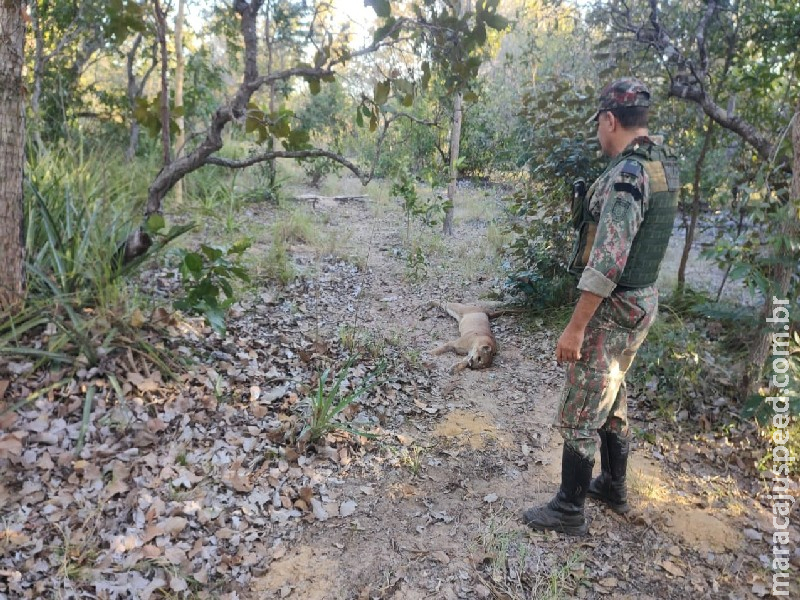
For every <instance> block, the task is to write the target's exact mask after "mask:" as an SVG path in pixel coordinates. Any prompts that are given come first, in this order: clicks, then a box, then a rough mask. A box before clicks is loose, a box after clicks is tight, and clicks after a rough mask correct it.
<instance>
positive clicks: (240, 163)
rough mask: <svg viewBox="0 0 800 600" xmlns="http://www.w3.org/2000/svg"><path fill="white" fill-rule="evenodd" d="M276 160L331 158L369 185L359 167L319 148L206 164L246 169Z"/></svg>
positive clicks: (215, 159) (214, 158)
mask: <svg viewBox="0 0 800 600" xmlns="http://www.w3.org/2000/svg"><path fill="white" fill-rule="evenodd" d="M276 158H300V159H302V158H329V159H331V160H332V161H334V162H337V163H339V164H341V165H343V166H345V167H347V168H348V169H350V171H352V173H353V174H354V175H355V176H356V177H358V178H359V179H360V180H361V183H363V184H364V185H366V184H367V183H369V179H368V178H367V175H366V174H365V173H364V172H363V171H362V170H361V169H360V168H359V167H358V166H357V165H355V164H354V163H352V162H351V161H349V160H347V159H346V158H345V157H344V156H342V155H340V154H336V153H335V152H330V151H328V150H322V149H319V148H314V149H309V150H269V151H267V152H264V153H262V154H257V155H254V156H251V157H249V158H245V159H243V160H232V159H229V158H221V157H219V156H210V157H209V158H208V159H207V160H206V164H209V165H217V166H220V167H228V168H229V169H244V168H245V167H251V166H253V165H256V164H259V163H262V162H266V161H269V160H274V159H276Z"/></svg>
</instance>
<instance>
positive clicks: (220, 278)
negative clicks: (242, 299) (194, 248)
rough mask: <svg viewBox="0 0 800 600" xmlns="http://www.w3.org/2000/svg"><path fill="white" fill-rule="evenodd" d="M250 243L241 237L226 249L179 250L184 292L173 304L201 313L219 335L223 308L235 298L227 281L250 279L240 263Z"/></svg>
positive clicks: (223, 317) (202, 247)
mask: <svg viewBox="0 0 800 600" xmlns="http://www.w3.org/2000/svg"><path fill="white" fill-rule="evenodd" d="M250 243H251V242H250V240H243V241H241V242H239V243H237V244H234V245H233V246H231V247H230V248H217V247H214V246H208V245H206V244H201V245H200V251H199V252H188V251H186V250H181V251H180V258H181V263H180V274H181V278H182V281H183V288H184V291H185V294H186V295H185V296H184V297H183V298H181V299H180V300H176V301H175V302H174V303H173V304H174V306H175V308H177V309H179V310H184V311H188V312H194V313H199V314H202V315H203V316H204V317H205V320H206V322H207V323H208V324H209V325H210V326H211V327H212V328H213V329H214V331H216V332H217V333H219V334H223V333H224V332H225V311H226V310H227V309H228V307H230V305H231V304H233V303H234V302H235V301H236V298H235V295H234V290H233V285H232V283H231V280H232V279H233V278H236V279H239V280H241V281H245V282H249V281H250V276H249V275H248V274H247V270H246V269H245V268H244V267H243V266H242V265H241V255H242V253H243V252H244V251H245V250H247V249H248V248H249V247H250ZM223 294H224V299H222V300H220V295H223Z"/></svg>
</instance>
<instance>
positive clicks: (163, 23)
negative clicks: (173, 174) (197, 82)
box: [153, 0, 172, 165]
mask: <svg viewBox="0 0 800 600" xmlns="http://www.w3.org/2000/svg"><path fill="white" fill-rule="evenodd" d="M153 6H154V8H155V13H156V32H157V35H158V46H159V48H160V49H161V148H162V155H163V161H164V165H168V164H169V163H171V162H172V149H171V148H170V135H169V120H170V119H169V81H168V79H167V75H168V73H169V54H168V52H167V18H166V15H165V14H164V10H163V9H162V8H161V2H160V0H154V5H153Z"/></svg>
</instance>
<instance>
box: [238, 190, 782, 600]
mask: <svg viewBox="0 0 800 600" xmlns="http://www.w3.org/2000/svg"><path fill="white" fill-rule="evenodd" d="M316 210H318V211H324V212H325V214H326V217H325V220H326V221H327V223H328V227H333V228H340V229H346V230H348V231H349V232H351V234H352V237H351V238H350V244H351V246H352V248H354V249H356V248H360V249H362V250H363V249H364V248H369V253H368V254H369V258H368V269H367V272H366V273H358V274H356V275H355V277H356V278H357V279H358V280H359V283H358V286H356V287H357V288H358V289H359V290H360V292H359V295H358V298H356V299H353V300H352V303H350V302H347V303H342V304H340V305H339V307H340V309H342V310H339V312H338V314H333V315H329V318H328V319H327V320H328V321H329V322H330V323H342V322H345V323H350V322H352V323H354V324H357V327H360V328H364V330H366V331H368V332H371V334H372V335H374V336H376V337H381V336H387V335H390V336H392V337H393V339H394V340H395V342H394V343H395V344H397V345H398V346H399V347H400V348H401V349H403V350H405V351H407V352H409V353H412V354H415V355H416V354H417V353H419V355H420V357H421V360H420V363H419V373H420V376H421V377H423V378H428V379H430V381H431V384H432V385H431V388H430V392H429V393H426V394H420V395H419V396H418V397H417V398H415V399H414V403H415V405H416V406H417V407H418V408H421V410H418V411H416V414H414V415H413V416H411V417H410V418H408V419H407V420H405V421H404V422H402V424H401V425H400V426H399V428H398V430H396V431H395V433H396V434H397V436H396V437H397V440H396V447H395V448H394V449H391V448H388V449H385V450H384V451H382V452H379V456H380V458H378V459H377V460H374V461H368V463H366V464H363V465H356V466H355V467H354V468H352V469H350V470H349V471H348V472H347V474H346V475H345V476H342V477H341V478H340V479H339V480H337V481H335V482H332V483H331V484H330V485H329V486H328V489H327V492H328V495H329V498H330V502H331V503H332V504H335V503H336V502H339V501H342V500H344V499H351V500H353V501H355V504H356V509H355V511H354V512H353V514H351V515H349V516H348V517H346V518H344V517H338V518H330V519H327V520H325V521H324V522H316V523H313V524H311V525H309V526H304V527H303V528H302V532H301V533H300V534H299V536H298V537H297V538H295V539H294V540H293V541H292V544H291V545H289V546H287V548H286V550H285V552H282V553H281V556H280V558H277V559H275V560H273V561H272V562H271V564H270V565H269V572H268V573H267V574H266V575H265V576H264V577H263V578H260V579H256V580H254V581H253V583H252V585H251V587H250V590H249V596H248V597H250V598H298V599H307V600H314V599H319V600H322V599H344V598H358V599H368V598H387V599H388V598H396V599H404V600H414V599H418V598H419V599H422V598H431V599H434V598H436V599H439V598H443V599H445V598H446V599H449V598H513V599H517V598H519V599H521V598H570V597H613V598H658V599H666V598H705V597H708V598H718V597H726V598H727V597H730V598H745V597H750V596H751V590H756V591H757V588H756V587H753V584H754V583H756V584H757V583H758V581H759V579H758V577H757V575H756V574H757V572H758V569H759V567H758V559H757V557H756V556H748V555H747V550H746V546H745V539H744V538H743V535H742V530H743V529H744V528H745V527H748V526H750V525H748V518H747V516H746V515H742V514H741V512H742V510H743V509H742V506H741V504H740V502H741V499H739V498H737V499H736V501H735V502H734V501H733V500H731V502H730V503H728V502H725V503H722V504H720V505H719V506H717V507H714V510H711V508H710V507H709V506H702V504H703V503H702V502H698V501H696V500H697V495H696V493H694V492H692V491H689V490H687V489H683V487H682V482H681V481H680V480H679V477H678V476H673V475H670V474H667V473H664V472H663V471H662V464H661V463H662V462H663V461H662V460H657V459H654V458H652V454H653V452H656V451H655V449H654V448H653V447H651V446H649V445H648V444H644V443H640V444H639V445H638V446H639V447H638V448H636V450H635V454H634V458H633V465H632V477H631V479H632V480H633V481H632V487H633V496H634V499H635V500H636V505H637V510H636V511H635V512H634V516H632V517H631V518H630V519H628V520H624V519H621V518H619V517H617V516H615V515H613V514H611V513H609V512H606V511H604V510H602V509H600V508H599V507H597V506H595V505H594V504H592V503H591V502H589V503H588V515H589V517H590V518H591V519H592V525H591V530H590V534H591V535H590V536H589V537H587V538H586V539H585V540H578V541H576V540H569V539H563V538H559V537H557V536H555V535H547V534H537V533H533V532H530V531H528V530H527V529H526V528H525V527H523V526H522V525H521V524H520V523H519V518H518V516H519V513H520V511H521V510H522V509H523V508H525V507H527V506H529V505H531V504H536V503H540V502H544V501H546V500H548V499H549V498H550V497H551V495H552V493H553V492H554V490H555V489H556V486H557V485H558V482H559V470H560V448H561V439H560V437H559V436H558V435H557V433H554V431H553V430H552V429H551V428H550V426H549V424H550V423H551V422H552V419H553V414H554V411H555V408H556V404H557V399H558V398H557V397H558V391H559V389H560V385H561V378H562V372H561V369H560V368H559V367H558V366H557V365H556V364H555V362H554V360H553V357H552V349H553V347H554V345H555V333H554V332H552V331H550V330H549V328H548V327H547V326H546V325H547V324H545V323H538V324H536V323H534V324H531V323H528V322H525V320H524V319H521V318H519V317H515V316H505V317H500V318H499V319H497V320H495V321H494V322H493V331H494V333H495V335H496V337H497V339H498V342H499V344H500V350H499V354H498V356H497V358H496V360H495V364H494V366H493V367H492V368H491V369H489V370H486V371H477V372H476V371H466V372H463V373H461V374H457V375H451V374H450V373H449V366H450V365H451V364H452V363H453V362H454V361H455V357H454V355H443V356H440V357H431V356H430V355H429V354H427V351H428V350H429V349H430V348H432V347H434V346H435V345H436V343H437V342H439V341H440V340H445V339H450V338H453V337H454V336H455V334H456V333H457V326H456V323H455V321H454V320H453V319H451V318H450V317H448V316H446V315H444V314H443V313H441V312H440V311H437V310H435V309H433V310H431V309H428V308H427V303H428V302H430V301H432V300H436V301H439V300H445V301H463V302H468V301H471V300H478V299H480V298H481V297H482V296H483V295H484V294H485V292H486V291H487V289H488V284H489V283H488V281H487V280H486V278H483V280H477V281H466V280H465V279H464V275H463V273H462V271H461V269H460V264H459V260H458V259H457V258H455V257H459V256H464V255H465V253H468V252H469V248H470V246H471V245H474V244H473V242H471V241H470V240H474V239H477V238H476V237H475V236H481V235H484V234H485V225H486V224H485V223H480V222H472V223H468V224H462V225H461V226H460V227H458V228H457V231H456V234H455V236H454V239H452V240H448V241H447V242H446V243H447V250H446V252H444V253H443V254H442V255H441V256H439V257H435V258H433V260H432V262H431V264H430V265H429V267H428V276H427V277H426V278H424V279H423V280H422V281H419V282H414V283H412V282H409V281H408V280H407V278H406V277H404V262H403V260H402V259H401V258H397V257H396V252H395V250H396V249H398V248H401V247H402V245H403V244H402V237H401V236H402V227H401V224H402V223H403V219H402V215H401V214H400V213H399V212H395V211H390V212H384V214H382V215H381V216H379V217H376V216H374V215H373V214H372V213H371V211H370V210H369V209H368V208H367V207H365V206H364V205H361V204H355V203H353V204H337V203H329V204H324V203H321V204H318V205H317V207H316ZM376 219H377V221H376ZM350 287H353V286H352V285H351V286H350ZM353 307H355V312H356V313H357V315H358V317H357V319H355V318H354V316H353ZM326 309H328V310H331V311H333V312H334V313H336V312H337V308H336V305H335V304H334V305H330V306H328V307H326ZM328 333H329V334H330V335H335V333H334V331H333V330H331V331H329V332H328ZM656 454H657V455H658V452H656ZM659 456H660V455H659ZM661 458H663V457H661ZM598 464H599V462H598ZM734 487H735V485H734ZM748 508H753V509H754V507H748ZM762 574H763V573H762ZM765 581H766V580H765ZM753 597H755V596H753Z"/></svg>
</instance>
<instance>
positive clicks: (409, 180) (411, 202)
mask: <svg viewBox="0 0 800 600" xmlns="http://www.w3.org/2000/svg"><path fill="white" fill-rule="evenodd" d="M390 193H391V194H392V196H395V197H397V198H400V200H401V201H402V202H403V212H404V213H405V215H406V242H407V243H408V242H409V241H410V239H411V222H412V221H413V220H414V219H415V218H417V219H419V220H420V221H421V222H422V223H423V224H424V225H425V226H427V227H435V226H436V225H437V224H438V223H439V222H441V219H443V218H444V215H445V212H446V211H447V209H449V208H451V207H452V206H453V204H452V203H451V202H450V201H449V200H446V199H445V198H444V197H443V196H442V195H441V194H436V195H434V196H432V197H430V198H428V199H422V198H420V196H419V194H418V193H417V184H416V182H415V181H414V177H413V176H412V175H411V172H410V171H409V170H408V169H401V170H400V171H399V172H398V174H397V176H396V177H395V179H394V181H393V182H392V188H391V190H390Z"/></svg>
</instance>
